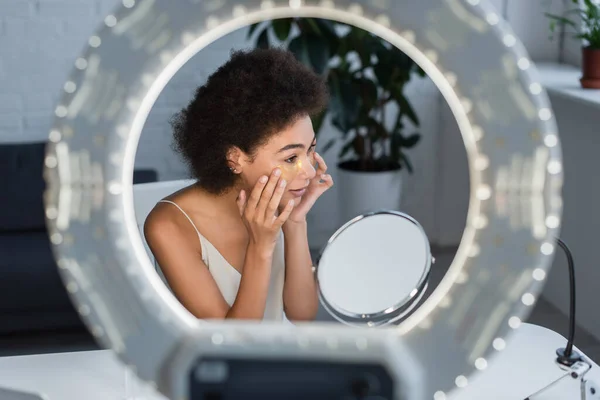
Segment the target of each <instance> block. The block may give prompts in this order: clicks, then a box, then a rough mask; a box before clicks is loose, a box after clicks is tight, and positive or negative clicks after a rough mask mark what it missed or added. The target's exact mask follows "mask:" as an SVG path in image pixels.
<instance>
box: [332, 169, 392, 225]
mask: <svg viewBox="0 0 600 400" xmlns="http://www.w3.org/2000/svg"><path fill="white" fill-rule="evenodd" d="M338 171H339V173H338V179H337V182H336V186H337V187H338V193H339V203H340V218H342V221H341V223H345V222H347V221H349V220H351V219H352V218H354V217H356V216H358V215H360V214H364V213H367V212H370V211H376V210H382V209H385V210H397V211H398V210H400V205H401V204H400V203H401V201H402V170H395V171H385V172H358V171H349V170H346V169H343V168H339V170H338Z"/></svg>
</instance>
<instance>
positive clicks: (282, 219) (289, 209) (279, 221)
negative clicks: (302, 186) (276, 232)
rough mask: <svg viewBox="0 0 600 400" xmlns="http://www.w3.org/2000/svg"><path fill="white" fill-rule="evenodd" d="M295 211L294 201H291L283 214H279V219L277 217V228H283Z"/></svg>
mask: <svg viewBox="0 0 600 400" xmlns="http://www.w3.org/2000/svg"><path fill="white" fill-rule="evenodd" d="M293 209H294V200H290V201H288V202H287V204H286V206H285V208H284V209H283V211H281V214H279V217H277V219H276V220H275V226H278V227H281V226H283V224H284V223H285V221H287V219H288V217H289V216H290V214H291V213H292V210H293Z"/></svg>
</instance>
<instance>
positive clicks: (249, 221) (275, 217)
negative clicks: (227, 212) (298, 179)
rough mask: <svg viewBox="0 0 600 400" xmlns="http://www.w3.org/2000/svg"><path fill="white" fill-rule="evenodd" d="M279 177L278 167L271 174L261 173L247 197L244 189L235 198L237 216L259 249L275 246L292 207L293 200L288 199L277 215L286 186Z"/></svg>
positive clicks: (269, 248)
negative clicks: (264, 174) (238, 214)
mask: <svg viewBox="0 0 600 400" xmlns="http://www.w3.org/2000/svg"><path fill="white" fill-rule="evenodd" d="M280 176H281V170H280V169H279V168H277V169H275V170H274V171H273V172H272V173H271V176H270V177H267V176H262V177H261V178H260V179H259V180H258V182H257V183H256V185H254V189H253V190H252V193H251V194H250V197H249V198H246V192H245V191H244V190H242V191H241V192H240V195H239V196H238V199H237V205H238V208H239V210H240V215H241V216H242V220H243V221H244V224H245V225H246V229H247V230H248V233H249V235H250V243H252V244H254V245H256V246H258V248H262V249H267V250H272V249H274V247H275V243H276V242H277V237H278V235H279V229H280V228H281V227H282V225H283V224H284V223H285V222H286V221H287V219H288V217H289V216H290V213H291V212H292V210H293V209H294V202H293V200H290V201H289V202H288V203H287V205H286V206H285V207H284V208H283V210H281V212H279V214H278V212H277V211H278V207H279V203H280V202H281V197H282V196H283V193H284V192H285V185H286V182H285V180H283V179H280Z"/></svg>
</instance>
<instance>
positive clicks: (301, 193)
mask: <svg viewBox="0 0 600 400" xmlns="http://www.w3.org/2000/svg"><path fill="white" fill-rule="evenodd" d="M289 192H290V193H291V194H293V195H294V196H296V197H301V196H302V195H303V194H304V193H305V192H306V188H302V189H296V190H290V191H289Z"/></svg>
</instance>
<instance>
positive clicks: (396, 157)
mask: <svg viewBox="0 0 600 400" xmlns="http://www.w3.org/2000/svg"><path fill="white" fill-rule="evenodd" d="M402 139H403V138H402V135H400V133H398V132H394V133H392V136H390V158H391V159H392V160H393V161H395V162H398V163H399V162H400V153H401V150H402Z"/></svg>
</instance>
